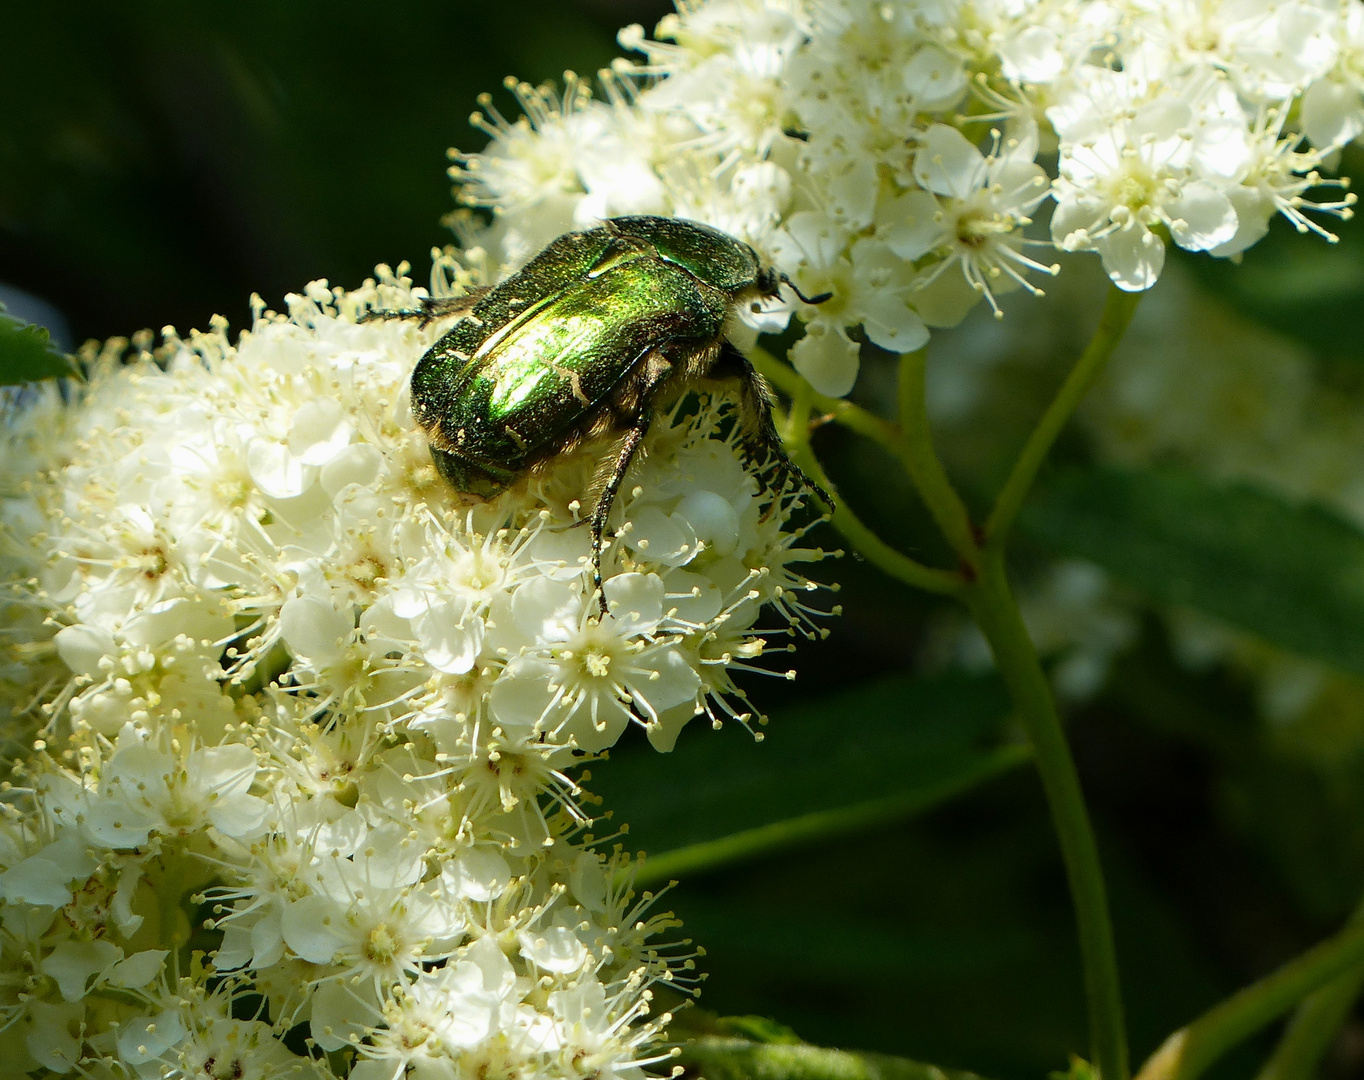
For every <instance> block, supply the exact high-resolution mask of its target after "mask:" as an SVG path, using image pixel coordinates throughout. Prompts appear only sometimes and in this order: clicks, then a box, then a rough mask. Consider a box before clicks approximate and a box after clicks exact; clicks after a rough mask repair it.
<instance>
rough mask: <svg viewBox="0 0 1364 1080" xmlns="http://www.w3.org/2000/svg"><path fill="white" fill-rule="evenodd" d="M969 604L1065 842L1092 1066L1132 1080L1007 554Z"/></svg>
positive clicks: (1078, 809) (1099, 925) (1062, 753)
mask: <svg viewBox="0 0 1364 1080" xmlns="http://www.w3.org/2000/svg"><path fill="white" fill-rule="evenodd" d="M965 599H966V602H967V604H968V605H969V606H970V608H971V613H972V615H974V616H975V619H976V622H977V623H978V624H979V625H980V628H981V631H982V632H983V633H984V634H985V637H986V640H988V641H989V643H990V648H991V650H992V651H993V652H994V657H995V666H996V667H997V668H998V669H999V673H1000V675H1001V676H1002V677H1003V679H1004V682H1005V685H1006V686H1007V687H1008V689H1009V696H1010V697H1011V698H1012V699H1013V703H1014V706H1015V708H1016V709H1017V710H1018V715H1019V718H1020V720H1021V721H1022V722H1023V726H1024V728H1025V729H1026V730H1027V733H1028V740H1029V742H1030V743H1031V744H1032V749H1033V755H1034V759H1035V760H1036V762H1037V771H1038V773H1039V775H1040V777H1041V780H1042V787H1043V790H1044V791H1045V792H1046V796H1047V804H1048V806H1049V807H1050V809H1051V817H1052V824H1053V825H1054V827H1055V829H1056V835H1057V839H1058V840H1059V841H1060V845H1061V854H1062V858H1063V860H1064V862H1065V867H1066V878H1067V880H1068V881H1069V883H1070V894H1071V899H1072V901H1073V903H1074V905H1075V921H1076V925H1077V930H1078V933H1079V938H1080V955H1081V959H1082V962H1083V965H1084V977H1085V995H1086V1000H1087V1002H1088V1006H1089V1033H1090V1044H1091V1055H1092V1059H1093V1062H1094V1064H1095V1065H1097V1066H1098V1068H1099V1073H1100V1075H1101V1076H1102V1077H1103V1078H1104V1080H1127V1076H1128V1062H1127V1033H1126V1026H1125V1024H1124V1021H1123V1005H1122V988H1121V985H1120V983H1119V981H1118V958H1117V950H1116V948H1115V946H1114V943H1113V926H1112V922H1111V920H1110V919H1109V915H1108V898H1107V894H1106V890H1105V888H1104V879H1103V870H1102V868H1101V867H1100V864H1099V849H1098V845H1097V844H1096V843H1095V840H1094V830H1093V827H1092V826H1091V824H1090V821H1089V812H1088V811H1087V810H1086V808H1085V801H1084V794H1083V793H1082V791H1081V790H1080V778H1079V775H1078V774H1077V773H1076V771H1075V762H1074V760H1073V759H1072V757H1071V755H1070V747H1069V746H1068V745H1067V744H1066V736H1065V732H1064V730H1063V729H1062V727H1061V718H1060V715H1059V714H1058V713H1057V711H1056V704H1055V702H1054V701H1053V700H1052V696H1051V687H1050V685H1049V684H1048V682H1047V676H1046V674H1045V672H1043V670H1042V664H1041V662H1040V661H1039V660H1038V657H1037V651H1036V650H1035V649H1034V648H1033V644H1032V639H1031V638H1030V637H1029V636H1028V631H1027V627H1025V626H1024V625H1023V617H1022V615H1021V614H1020V613H1019V610H1018V604H1017V602H1016V601H1015V600H1014V597H1013V594H1012V592H1011V591H1010V589H1009V583H1008V579H1007V578H1006V577H1005V573H1004V559H1003V555H1002V553H1001V552H998V551H987V552H985V553H984V557H983V558H982V560H981V562H980V577H979V578H978V580H977V581H976V583H975V584H974V585H973V586H972V587H971V588H970V589H969V590H968V591H967V593H966V597H965Z"/></svg>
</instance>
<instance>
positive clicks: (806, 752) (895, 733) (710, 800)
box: [590, 673, 1027, 882]
mask: <svg viewBox="0 0 1364 1080" xmlns="http://www.w3.org/2000/svg"><path fill="white" fill-rule="evenodd" d="M1008 711H1009V704H1008V698H1007V696H1006V695H1005V693H1004V690H1003V687H1002V686H1001V685H1000V684H999V682H998V681H997V680H996V679H995V678H994V677H993V676H989V677H985V676H972V675H966V674H962V673H951V674H945V675H939V676H933V677H929V678H923V677H919V678H911V677H907V676H903V677H897V678H893V679H888V680H886V681H883V682H877V683H873V684H869V685H863V686H859V687H857V688H856V689H853V690H850V691H847V692H845V693H842V694H838V695H835V696H833V697H829V698H825V699H821V700H817V701H813V702H810V703H808V704H803V705H798V706H792V707H790V708H788V709H785V710H782V711H780V713H779V714H778V715H777V716H776V717H775V718H774V719H773V721H772V723H771V724H770V725H769V726H768V727H767V728H766V729H765V731H764V733H765V736H766V737H765V739H764V740H763V741H762V742H761V743H758V742H756V741H755V740H754V739H753V737H752V736H751V735H749V734H748V732H746V731H744V730H743V729H742V728H741V727H739V726H738V725H732V724H731V725H726V727H725V728H724V729H722V730H721V731H718V732H716V731H707V730H704V729H703V728H702V725H701V724H700V723H698V724H697V725H696V728H697V730H688V731H687V732H685V733H684V735H683V737H682V738H681V739H680V740H679V742H678V747H677V749H676V750H674V751H673V752H672V753H671V754H658V753H655V752H654V751H652V750H650V749H647V748H646V747H644V746H642V745H636V746H631V747H628V748H626V749H624V750H619V751H616V752H613V754H612V760H611V761H610V762H609V763H608V764H606V765H604V766H602V767H600V768H599V769H598V770H596V771H595V772H594V776H593V781H592V783H591V785H590V786H591V788H592V790H593V791H595V792H596V793H597V794H599V795H600V796H602V798H603V805H604V807H605V808H606V809H609V810H610V811H612V812H613V814H614V816H615V819H616V820H617V821H622V822H627V823H628V824H629V828H630V833H629V842H630V845H631V846H632V847H637V848H640V847H642V848H643V849H645V850H647V851H649V852H651V853H654V856H653V857H651V858H650V860H649V862H648V863H647V864H646V866H645V869H644V871H643V874H644V877H643V879H642V880H645V881H649V882H651V881H656V880H659V879H660V878H666V877H667V876H671V875H673V874H677V873H682V872H696V871H697V870H700V869H706V868H710V867H712V866H717V865H721V864H723V863H730V862H734V861H737V860H738V859H742V858H747V857H751V856H753V855H756V854H760V853H766V852H768V851H772V850H775V849H777V848H780V847H785V846H789V845H790V844H792V843H797V842H802V841H808V840H811V839H815V838H818V837H823V836H828V835H833V834H835V833H840V832H848V831H856V830H860V829H863V828H866V827H869V826H871V825H873V824H877V823H880V822H883V821H885V820H888V819H890V818H894V817H896V816H904V815H906V814H909V813H913V812H915V811H918V810H922V809H925V808H927V807H929V806H931V805H934V804H935V803H937V802H940V801H942V800H943V799H945V798H948V797H950V796H951V795H953V794H955V793H957V792H959V791H961V790H964V789H965V788H967V787H970V786H972V785H973V784H975V783H979V782H981V781H982V780H984V779H986V778H988V777H990V776H993V775H995V774H997V773H998V772H1000V771H1003V770H1005V769H1008V768H1010V767H1012V766H1014V765H1017V764H1019V763H1020V762H1022V761H1023V760H1025V759H1026V757H1027V751H1026V749H1025V748H1024V747H1021V746H1018V745H1001V738H1000V736H1001V726H1002V721H1003V719H1004V718H1005V716H1006V715H1007V714H1008ZM660 852H662V853H664V854H662V855H659V854H657V853H660Z"/></svg>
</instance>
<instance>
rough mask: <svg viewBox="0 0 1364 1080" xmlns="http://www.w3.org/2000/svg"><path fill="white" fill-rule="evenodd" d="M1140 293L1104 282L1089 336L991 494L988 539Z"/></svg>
mask: <svg viewBox="0 0 1364 1080" xmlns="http://www.w3.org/2000/svg"><path fill="white" fill-rule="evenodd" d="M1140 299H1141V293H1130V292H1123V291H1122V290H1121V289H1119V288H1118V287H1117V286H1116V285H1114V286H1111V287H1110V288H1109V291H1108V298H1107V300H1105V301H1104V310H1103V314H1102V315H1101V316H1100V317H1099V326H1098V328H1097V329H1096V330H1095V331H1094V336H1093V337H1092V338H1090V341H1089V344H1088V345H1087V346H1085V351H1084V352H1083V353H1082V354H1081V356H1080V359H1079V360H1078V361H1077V362H1076V364H1075V366H1074V367H1073V368H1072V369H1071V371H1070V374H1069V375H1067V376H1066V381H1065V382H1064V383H1062V384H1061V389H1060V390H1059V391H1058V392H1057V394H1056V398H1055V399H1054V400H1053V401H1052V403H1051V405H1050V406H1048V408H1047V411H1046V412H1045V413H1044V414H1043V416H1042V420H1041V421H1040V422H1039V423H1038V425H1037V427H1036V428H1034V429H1033V433H1032V434H1031V435H1029V436H1028V441H1027V442H1026V443H1025V444H1024V446H1023V452H1022V453H1021V454H1019V455H1018V460H1017V461H1015V462H1014V467H1013V471H1012V472H1010V473H1009V479H1008V480H1007V481H1005V484H1004V487H1003V488H1002V489H1001V490H1000V493H999V497H998V498H997V499H996V500H995V506H994V509H993V510H992V511H990V517H989V520H987V521H986V523H985V535H986V537H987V538H988V540H989V542H990V543H992V544H1000V543H1002V542H1003V540H1004V537H1005V536H1006V535H1007V534H1008V532H1009V528H1010V527H1011V526H1012V525H1013V523H1014V519H1015V518H1016V517H1018V511H1019V510H1020V509H1021V508H1022V506H1023V500H1024V498H1025V497H1026V496H1027V494H1028V490H1029V489H1030V488H1031V487H1032V483H1033V480H1034V479H1036V477H1037V470H1038V469H1039V468H1041V466H1042V462H1043V460H1044V459H1045V458H1046V456H1047V453H1048V451H1050V450H1051V448H1052V444H1053V443H1055V442H1056V438H1057V436H1059V435H1060V434H1061V429H1062V428H1064V427H1065V426H1066V421H1067V420H1069V419H1070V417H1071V414H1072V413H1073V412H1075V409H1076V407H1077V406H1078V405H1079V404H1080V399H1081V398H1083V397H1084V396H1085V393H1086V392H1087V391H1088V390H1089V388H1090V386H1092V385H1093V383H1094V380H1095V378H1097V377H1098V374H1099V372H1100V371H1102V370H1103V366H1104V364H1105V363H1106V362H1107V360H1108V358H1109V357H1110V356H1112V355H1113V350H1114V349H1115V348H1117V346H1118V342H1120V341H1121V340H1122V337H1123V334H1125V333H1126V332H1127V327H1128V326H1129V325H1130V324H1131V322H1132V316H1133V315H1134V314H1135V313H1136V310H1137V301H1138V300H1140Z"/></svg>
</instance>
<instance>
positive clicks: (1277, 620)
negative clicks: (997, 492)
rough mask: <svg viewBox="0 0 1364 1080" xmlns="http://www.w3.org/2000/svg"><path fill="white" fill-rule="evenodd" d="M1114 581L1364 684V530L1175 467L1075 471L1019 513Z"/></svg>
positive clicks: (1047, 541)
mask: <svg viewBox="0 0 1364 1080" xmlns="http://www.w3.org/2000/svg"><path fill="white" fill-rule="evenodd" d="M1022 521H1023V525H1024V528H1025V529H1026V530H1027V531H1028V532H1029V533H1030V534H1031V535H1032V537H1033V538H1034V539H1036V540H1037V541H1039V542H1040V543H1042V544H1044V545H1045V546H1047V547H1050V548H1052V549H1053V550H1055V551H1058V552H1061V553H1063V554H1066V555H1075V556H1079V557H1081V558H1085V559H1089V560H1091V561H1092V562H1095V563H1098V564H1099V565H1100V566H1102V567H1103V568H1104V569H1106V570H1108V571H1109V572H1110V573H1112V574H1113V576H1114V577H1116V578H1118V579H1119V580H1122V581H1125V582H1128V583H1129V584H1131V585H1135V586H1136V587H1138V588H1140V589H1142V590H1143V591H1145V592H1147V593H1149V594H1150V595H1151V596H1152V597H1154V598H1155V599H1157V600H1159V601H1161V602H1163V603H1169V604H1181V605H1186V606H1188V607H1191V608H1195V609H1197V610H1199V611H1202V612H1205V613H1207V614H1209V615H1213V616H1216V617H1218V618H1220V619H1224V620H1226V621H1227V622H1229V623H1232V624H1234V625H1236V626H1239V627H1241V628H1242V629H1244V630H1249V631H1251V632H1252V633H1254V634H1257V635H1259V636H1260V637H1262V638H1264V639H1265V640H1266V641H1270V642H1273V643H1274V644H1276V645H1281V646H1283V647H1284V648H1287V649H1291V650H1293V651H1295V652H1298V653H1302V654H1304V655H1306V656H1312V657H1316V658H1318V659H1320V660H1325V661H1327V662H1328V663H1332V664H1335V665H1336V666H1338V667H1340V668H1342V669H1343V670H1346V671H1350V672H1354V673H1355V674H1359V675H1364V533H1361V532H1360V531H1359V530H1358V529H1357V528H1355V527H1354V526H1353V525H1351V524H1349V523H1348V522H1346V521H1344V520H1342V519H1341V518H1339V517H1336V516H1335V515H1334V514H1331V513H1329V512H1328V511H1326V510H1323V509H1320V508H1317V507H1313V506H1295V505H1293V504H1290V503H1288V502H1286V501H1284V500H1283V499H1280V498H1278V497H1277V496H1274V495H1271V494H1269V493H1268V492H1266V491H1263V490H1260V489H1258V488H1255V487H1251V486H1249V485H1245V484H1227V485H1219V484H1215V483H1212V482H1210V481H1208V480H1205V479H1202V478H1200V477H1198V476H1196V475H1194V474H1192V473H1189V472H1185V471H1180V470H1177V469H1153V470H1148V471H1124V470H1118V469H1110V468H1093V469H1077V470H1071V471H1068V472H1065V473H1062V474H1060V475H1058V476H1056V477H1054V478H1053V479H1052V481H1051V482H1049V483H1048V484H1047V485H1045V487H1043V488H1042V489H1041V490H1039V491H1038V493H1037V494H1036V496H1035V497H1034V499H1033V501H1032V503H1031V504H1030V505H1029V506H1028V507H1026V508H1025V509H1024V512H1023V518H1022Z"/></svg>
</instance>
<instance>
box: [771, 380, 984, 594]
mask: <svg viewBox="0 0 1364 1080" xmlns="http://www.w3.org/2000/svg"><path fill="white" fill-rule="evenodd" d="M801 382H802V384H803V387H804V388H803V389H802V388H801V387H797V388H796V392H795V396H794V397H793V399H792V402H791V413H790V416H789V418H788V420H787V422H786V423H785V424H784V425H783V428H784V431H783V440H782V441H783V442H784V443H785V444H786V451H787V453H788V454H790V455H791V460H792V461H794V462H795V463H796V464H797V465H799V466H800V467H801V468H802V469H804V470H805V472H806V474H807V475H809V476H810V478H811V479H813V480H814V481H815V483H817V484H819V486H820V487H822V488H823V489H824V490H825V491H827V492H829V493H830V495H831V496H833V497H834V499H835V502H836V503H837V505H836V506H835V507H834V508H833V510H832V511H831V512H830V514H829V521H830V522H831V523H832V524H833V527H834V528H835V529H837V530H838V531H839V533H840V534H842V536H843V537H844V538H845V539H846V540H847V541H848V543H850V544H851V545H852V546H853V548H854V550H856V551H857V553H858V554H859V555H861V556H862V557H863V558H865V559H866V560H867V561H868V562H870V563H871V564H872V565H874V566H875V567H876V568H877V569H879V570H881V571H882V572H884V573H886V574H888V575H889V576H891V577H893V578H895V580H897V581H903V582H904V583H905V584H906V585H911V586H913V587H914V588H916V589H923V590H925V591H926V592H932V593H938V594H939V595H940V596H956V595H959V594H960V593H961V590H962V587H963V586H964V584H965V581H964V580H963V578H962V577H961V576H960V575H959V574H954V573H952V572H951V571H950V570H939V569H937V568H936V567H932V566H925V565H924V564H923V563H921V562H918V561H917V560H915V559H911V558H910V557H909V556H908V555H905V554H902V553H901V552H899V551H896V550H895V549H894V548H893V547H891V546H890V545H889V544H887V543H886V542H885V541H884V540H882V539H881V538H880V537H879V536H877V535H876V533H874V532H873V531H872V530H871V529H870V528H869V527H868V526H867V525H866V523H865V522H863V521H862V519H861V518H859V517H858V516H857V515H856V514H854V513H853V512H852V510H851V509H849V507H848V504H847V503H846V502H845V501H844V500H843V499H839V498H837V492H836V491H835V489H834V485H833V482H832V481H831V480H830V479H829V477H828V474H827V473H825V471H824V467H823V466H822V465H821V464H820V463H819V459H818V458H817V457H815V454H814V450H813V449H812V448H811V446H810V422H809V418H810V407H811V404H812V401H811V399H812V398H813V397H814V391H813V390H811V389H810V388H809V385H808V384H805V382H804V380H801ZM816 404H817V402H816Z"/></svg>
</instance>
